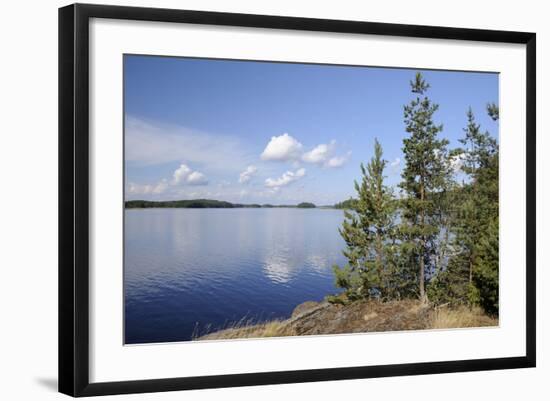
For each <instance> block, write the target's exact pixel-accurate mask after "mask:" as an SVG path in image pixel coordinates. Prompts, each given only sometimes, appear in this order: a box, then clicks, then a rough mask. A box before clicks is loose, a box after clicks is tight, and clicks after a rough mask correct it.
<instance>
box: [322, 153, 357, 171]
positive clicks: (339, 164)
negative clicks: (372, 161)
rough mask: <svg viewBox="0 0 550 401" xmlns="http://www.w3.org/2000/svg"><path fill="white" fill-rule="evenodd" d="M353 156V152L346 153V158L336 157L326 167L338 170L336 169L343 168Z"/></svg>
mask: <svg viewBox="0 0 550 401" xmlns="http://www.w3.org/2000/svg"><path fill="white" fill-rule="evenodd" d="M350 156H351V151H350V152H348V153H346V154H345V155H344V156H335V157H331V158H330V159H329V160H328V161H327V162H326V163H325V167H330V168H336V167H342V166H343V165H344V164H346V163H347V161H348V160H349V158H350Z"/></svg>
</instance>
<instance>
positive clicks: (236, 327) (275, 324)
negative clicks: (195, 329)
mask: <svg viewBox="0 0 550 401" xmlns="http://www.w3.org/2000/svg"><path fill="white" fill-rule="evenodd" d="M292 335H295V334H294V332H293V331H292V330H291V329H290V328H289V327H288V325H287V324H286V323H285V321H283V320H272V321H270V322H265V323H256V324H255V323H253V322H252V321H242V320H241V321H239V322H237V323H234V324H233V325H232V326H231V327H228V328H226V329H223V330H220V331H217V332H214V333H210V334H206V335H204V336H200V337H196V338H194V340H230V339H237V338H262V337H283V336H292Z"/></svg>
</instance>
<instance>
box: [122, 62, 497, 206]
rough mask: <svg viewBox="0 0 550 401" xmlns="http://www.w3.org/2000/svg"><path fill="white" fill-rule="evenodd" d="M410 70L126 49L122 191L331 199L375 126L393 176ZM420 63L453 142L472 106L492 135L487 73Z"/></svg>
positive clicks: (349, 191) (391, 178)
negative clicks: (196, 56)
mask: <svg viewBox="0 0 550 401" xmlns="http://www.w3.org/2000/svg"><path fill="white" fill-rule="evenodd" d="M415 72H416V70H411V69H391V68H371V67H344V66H327V65H311V64H289V63H269V62H250V61H224V60H205V59H188V58H171V57H151V56H133V55H126V56H125V58H124V91H125V92H124V102H125V103H124V106H125V169H126V171H125V174H126V183H125V185H126V188H125V196H126V199H150V200H166V199H194V198H209V199H219V200H227V201H230V202H242V203H272V204H285V203H298V202H304V201H311V202H314V203H316V204H318V205H325V204H333V203H335V202H339V201H342V200H345V199H347V198H349V197H350V196H352V195H354V189H353V181H354V179H358V178H359V176H360V172H359V164H360V163H361V162H364V163H367V162H368V161H369V159H370V158H371V157H372V154H373V144H374V138H375V137H376V138H378V140H379V142H380V143H381V145H382V147H383V149H384V158H385V159H386V160H388V167H387V169H386V176H387V183H388V184H389V185H393V186H395V185H396V184H397V183H398V182H399V181H400V172H401V169H402V167H403V155H402V151H401V148H402V141H403V138H404V137H405V135H406V133H405V130H404V123H403V105H404V104H406V103H408V102H410V100H411V99H412V98H413V97H412V94H411V92H410V87H409V81H410V80H411V79H412V78H413V77H414V74H415ZM422 74H423V75H424V77H425V79H426V80H427V81H428V82H429V84H430V85H431V88H430V90H429V91H428V96H429V97H430V98H431V99H432V100H433V101H434V102H436V103H439V106H440V108H439V110H438V112H437V113H436V114H435V121H436V122H437V123H442V124H443V126H444V129H443V132H442V133H441V136H443V137H445V138H447V139H449V140H450V142H451V147H457V146H458V145H459V143H458V139H459V138H460V137H462V135H463V127H464V126H465V125H466V115H465V114H466V111H467V109H468V107H470V106H471V107H472V109H473V110H474V113H475V114H476V117H477V120H478V122H479V123H480V124H481V126H482V128H483V129H487V130H489V132H491V133H492V134H493V135H494V136H497V135H498V126H497V123H495V122H493V121H492V120H491V119H490V118H489V117H488V116H487V114H486V112H485V105H486V104H487V103H488V102H496V103H498V75H497V74H489V73H473V72H450V71H422Z"/></svg>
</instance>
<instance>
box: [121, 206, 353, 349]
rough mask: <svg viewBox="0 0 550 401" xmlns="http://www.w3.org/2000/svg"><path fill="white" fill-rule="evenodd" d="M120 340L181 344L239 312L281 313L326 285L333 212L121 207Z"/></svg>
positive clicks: (338, 259)
mask: <svg viewBox="0 0 550 401" xmlns="http://www.w3.org/2000/svg"><path fill="white" fill-rule="evenodd" d="M125 213H126V220H125V261H124V283H125V341H126V343H127V344H136V343H149V342H167V341H184V340H189V339H191V337H192V335H193V333H199V334H204V333H206V332H207V331H212V330H215V329H219V328H223V327H225V326H227V325H228V324H229V323H231V322H234V321H238V320H240V319H242V318H243V317H246V318H252V319H254V320H257V321H262V320H268V319H273V318H287V317H289V316H290V314H291V313H292V310H293V309H294V307H295V306H296V305H298V304H300V303H302V302H304V301H308V300H316V301H319V300H321V299H323V297H324V296H325V295H327V294H330V293H335V292H338V290H337V289H336V288H335V287H334V277H333V274H332V265H333V264H334V263H338V264H343V263H344V257H343V256H342V253H341V250H342V249H343V246H344V243H343V240H342V239H341V237H340V235H339V233H338V227H339V226H340V225H341V223H342V220H343V212H342V211H340V210H323V209H142V210H138V209H130V210H126V212H125Z"/></svg>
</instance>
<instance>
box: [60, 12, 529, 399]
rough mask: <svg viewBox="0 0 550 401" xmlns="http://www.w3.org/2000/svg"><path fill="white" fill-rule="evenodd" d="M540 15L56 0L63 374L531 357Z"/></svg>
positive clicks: (107, 376) (268, 373)
mask: <svg viewBox="0 0 550 401" xmlns="http://www.w3.org/2000/svg"><path fill="white" fill-rule="evenodd" d="M535 82H536V76H535V34H534V33H523V32H507V31H487V30H475V29H463V28H444V27H432V26H414V25H396V24H386V23H369V22H359V21H339V20H320V19H308V18H295V17H280V16H264V15H243V14H231V13H217V12H202V11H183V10H168V9H151V8H135V7H118V6H117V7H115V6H100V5H85V4H77V5H70V6H67V7H64V8H61V9H60V10H59V113H60V114H59V390H60V391H61V392H63V393H66V394H69V395H72V396H92V395H103V394H121V393H135V392H153V391H169V390H185V389H200V388H213V387H228V386H248V385H261V384H277V383H291V382H311V381H321V380H341V379H354V378H370V377H382V376H397V375H418V374H429V373H441V372H462V371H476V370H489V369H511V368H526V367H532V366H535V268H536V266H535V97H536V96H535Z"/></svg>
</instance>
